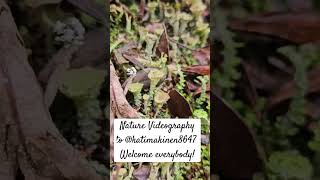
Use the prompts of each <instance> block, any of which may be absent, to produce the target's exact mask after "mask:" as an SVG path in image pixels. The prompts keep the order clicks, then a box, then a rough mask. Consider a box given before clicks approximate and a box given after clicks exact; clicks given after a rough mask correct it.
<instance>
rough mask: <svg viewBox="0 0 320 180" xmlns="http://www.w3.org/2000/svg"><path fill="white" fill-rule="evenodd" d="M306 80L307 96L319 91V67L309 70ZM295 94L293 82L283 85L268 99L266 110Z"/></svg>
mask: <svg viewBox="0 0 320 180" xmlns="http://www.w3.org/2000/svg"><path fill="white" fill-rule="evenodd" d="M307 78H308V92H307V93H308V94H310V93H315V92H318V91H320V67H317V68H315V69H313V70H311V71H310V72H309V73H308V74H307ZM295 94H296V83H295V80H291V81H289V82H287V83H284V84H283V85H282V86H281V87H279V89H278V90H276V91H275V92H274V93H273V95H271V97H270V98H269V99H268V106H267V107H268V109H272V108H273V107H275V106H276V105H278V104H280V103H281V102H283V101H285V100H288V99H290V98H292V97H293V96H294V95H295Z"/></svg>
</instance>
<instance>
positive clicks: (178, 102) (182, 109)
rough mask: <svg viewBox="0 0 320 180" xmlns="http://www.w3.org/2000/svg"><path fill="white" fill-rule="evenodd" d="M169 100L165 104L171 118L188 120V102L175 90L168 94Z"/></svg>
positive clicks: (189, 110)
mask: <svg viewBox="0 0 320 180" xmlns="http://www.w3.org/2000/svg"><path fill="white" fill-rule="evenodd" d="M169 96H170V99H169V100H168V102H167V105H168V109H169V112H170V114H171V115H172V116H173V117H179V118H189V117H191V116H192V110H191V107H190V104H189V103H188V101H187V100H186V99H185V98H184V97H183V96H182V95H181V94H180V93H179V92H178V91H176V90H174V89H173V90H171V91H170V92H169Z"/></svg>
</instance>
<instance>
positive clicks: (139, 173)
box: [133, 166, 150, 180]
mask: <svg viewBox="0 0 320 180" xmlns="http://www.w3.org/2000/svg"><path fill="white" fill-rule="evenodd" d="M149 174H150V167H148V166H141V167H140V168H138V169H135V170H134V171H133V176H134V177H135V178H136V179H138V180H147V179H148V177H149Z"/></svg>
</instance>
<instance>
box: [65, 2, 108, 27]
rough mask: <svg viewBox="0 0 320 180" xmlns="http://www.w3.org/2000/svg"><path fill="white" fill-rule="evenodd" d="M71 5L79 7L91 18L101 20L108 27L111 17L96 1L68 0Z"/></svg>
mask: <svg viewBox="0 0 320 180" xmlns="http://www.w3.org/2000/svg"><path fill="white" fill-rule="evenodd" d="M67 1H68V2H69V3H70V4H72V5H74V6H75V7H78V8H79V9H80V10H82V11H83V12H85V13H87V14H88V15H89V16H92V17H93V18H95V19H97V20H100V21H101V22H102V23H103V24H104V25H105V26H108V21H109V17H108V16H107V10H106V8H105V7H103V6H100V5H99V4H98V3H97V2H96V1H92V0H67Z"/></svg>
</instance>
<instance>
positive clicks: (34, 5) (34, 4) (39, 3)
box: [24, 0, 62, 8]
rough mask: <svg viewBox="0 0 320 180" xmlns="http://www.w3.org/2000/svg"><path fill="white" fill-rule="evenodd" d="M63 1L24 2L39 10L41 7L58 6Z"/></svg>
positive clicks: (32, 0) (36, 0) (26, 0)
mask: <svg viewBox="0 0 320 180" xmlns="http://www.w3.org/2000/svg"><path fill="white" fill-rule="evenodd" d="M61 1H62V0H25V1H24V2H25V3H26V5H27V6H29V7H32V8H37V7H39V6H42V5H47V4H58V3H60V2H61Z"/></svg>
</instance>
